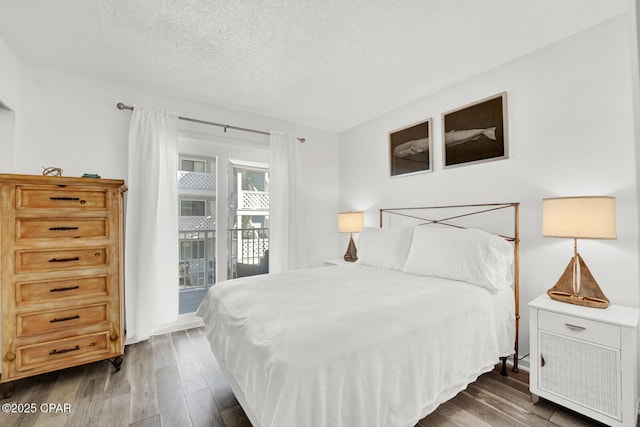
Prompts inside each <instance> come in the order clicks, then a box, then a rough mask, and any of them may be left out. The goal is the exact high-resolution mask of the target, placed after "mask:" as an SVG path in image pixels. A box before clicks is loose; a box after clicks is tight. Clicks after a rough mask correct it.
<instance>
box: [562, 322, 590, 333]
mask: <svg viewBox="0 0 640 427" xmlns="http://www.w3.org/2000/svg"><path fill="white" fill-rule="evenodd" d="M564 325H565V326H566V327H567V328H569V329H571V330H572V331H574V332H582V331H584V330H585V329H587V328H585V327H584V326H577V325H572V324H571V323H565V324H564Z"/></svg>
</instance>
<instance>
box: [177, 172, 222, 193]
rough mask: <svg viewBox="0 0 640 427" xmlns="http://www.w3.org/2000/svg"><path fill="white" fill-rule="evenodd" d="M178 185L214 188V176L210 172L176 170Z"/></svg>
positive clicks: (205, 188)
mask: <svg viewBox="0 0 640 427" xmlns="http://www.w3.org/2000/svg"><path fill="white" fill-rule="evenodd" d="M178 187H180V188H193V189H196V188H197V189H202V190H215V189H216V177H215V175H211V174H210V173H200V172H186V171H178Z"/></svg>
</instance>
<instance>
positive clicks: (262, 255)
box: [177, 141, 269, 314]
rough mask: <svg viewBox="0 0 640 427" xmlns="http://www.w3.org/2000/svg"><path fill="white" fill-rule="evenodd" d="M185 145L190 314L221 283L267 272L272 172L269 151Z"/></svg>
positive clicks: (183, 223)
mask: <svg viewBox="0 0 640 427" xmlns="http://www.w3.org/2000/svg"><path fill="white" fill-rule="evenodd" d="M181 145H182V147H181V150H184V151H185V152H184V153H182V154H180V155H179V159H178V169H179V172H178V198H179V212H178V215H179V221H178V223H179V241H178V245H179V254H180V259H179V262H178V266H177V268H178V271H179V283H178V288H179V312H180V314H188V313H192V312H194V311H195V310H197V308H198V306H199V304H200V302H201V301H202V298H203V297H204V295H205V293H206V292H207V290H208V289H209V288H210V287H211V286H214V285H215V284H216V283H217V282H220V281H224V280H227V279H232V278H237V277H244V276H251V275H255V274H264V273H267V272H268V271H269V169H268V164H267V162H266V160H267V159H268V152H267V151H266V149H259V150H257V149H255V148H253V149H242V148H233V149H229V148H226V149H225V148H221V147H216V146H215V145H213V146H212V144H211V143H209V144H206V145H203V144H197V145H196V144H191V145H190V144H187V143H185V142H184V141H183V143H182V144H181ZM187 150H188V151H187ZM187 152H196V153H198V154H187Z"/></svg>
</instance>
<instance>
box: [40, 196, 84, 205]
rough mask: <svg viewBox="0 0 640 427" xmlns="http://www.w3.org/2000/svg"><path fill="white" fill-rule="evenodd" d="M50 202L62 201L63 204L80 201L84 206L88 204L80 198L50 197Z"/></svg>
mask: <svg viewBox="0 0 640 427" xmlns="http://www.w3.org/2000/svg"><path fill="white" fill-rule="evenodd" d="M49 200H56V201H62V202H75V201H78V202H80V204H81V205H84V204H85V203H87V201H86V200H81V199H80V197H49Z"/></svg>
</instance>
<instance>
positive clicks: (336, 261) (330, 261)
mask: <svg viewBox="0 0 640 427" xmlns="http://www.w3.org/2000/svg"><path fill="white" fill-rule="evenodd" d="M322 263H323V264H324V265H354V264H355V262H349V261H345V260H344V259H342V258H338V259H327V260H324V261H322Z"/></svg>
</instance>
